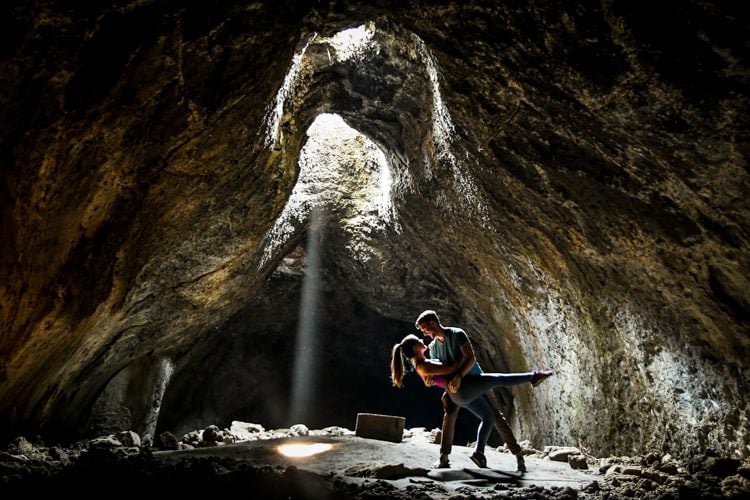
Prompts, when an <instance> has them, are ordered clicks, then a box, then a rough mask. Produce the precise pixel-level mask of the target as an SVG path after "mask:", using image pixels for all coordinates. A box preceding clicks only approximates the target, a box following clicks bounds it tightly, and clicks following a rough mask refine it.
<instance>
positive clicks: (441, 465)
mask: <svg viewBox="0 0 750 500" xmlns="http://www.w3.org/2000/svg"><path fill="white" fill-rule="evenodd" d="M450 466H451V462H450V460H448V455H440V460H438V461H437V462H435V463H434V464H432V468H433V469H448V468H450Z"/></svg>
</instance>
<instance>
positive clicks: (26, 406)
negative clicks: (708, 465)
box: [0, 0, 750, 458]
mask: <svg viewBox="0 0 750 500" xmlns="http://www.w3.org/2000/svg"><path fill="white" fill-rule="evenodd" d="M735 9H736V10H735ZM740 9H741V7H740V6H739V4H738V6H737V7H734V6H733V4H729V3H721V4H719V3H713V2H703V1H697V0H688V1H680V2H671V1H670V2H632V1H625V0H601V1H600V2H595V1H594V2H554V1H539V2H532V3H527V2H495V1H489V0H478V1H473V2H469V3H465V2H449V1H445V2H420V1H404V2H391V1H385V0H384V1H376V2H357V1H330V2H328V1H308V2H296V1H295V2H290V1H285V0H276V1H273V2H270V1H256V2H239V3H237V2H223V1H217V2H194V1H188V2H155V1H127V0H122V1H117V2H111V3H106V2H99V3H88V2H87V3H79V2H70V1H66V0H56V1H53V0H47V1H42V0H39V1H29V2H20V1H9V2H3V4H2V6H0V42H1V43H0V220H1V221H2V225H0V429H2V431H3V434H4V435H5V437H10V436H13V435H16V434H17V433H19V432H21V431H34V432H41V433H45V434H50V435H68V436H73V435H78V434H84V435H86V434H89V435H99V434H101V433H102V432H114V431H125V430H133V431H135V432H137V433H138V434H140V435H141V437H142V438H143V439H144V441H146V442H150V441H151V440H152V439H153V438H154V436H155V435H156V433H157V432H159V431H161V430H167V429H173V430H175V431H177V432H183V431H186V430H188V429H191V428H196V427H201V426H203V425H204V424H206V423H208V422H217V421H225V422H226V421H229V420H231V419H232V418H242V419H244V420H247V421H260V422H267V425H273V426H276V425H281V424H280V423H279V422H282V421H284V420H285V419H289V418H290V417H289V415H293V416H296V417H297V418H300V419H302V420H300V421H303V420H305V421H308V422H311V423H310V425H317V426H320V425H321V424H320V422H323V421H329V422H328V425H333V424H338V425H345V424H348V425H349V426H351V422H352V421H353V419H354V416H355V415H356V413H357V412H359V411H382V412H390V413H399V412H400V414H403V415H405V416H406V417H407V420H408V419H409V418H415V419H426V418H428V417H427V415H432V417H431V418H433V419H434V420H433V421H432V424H431V425H436V424H437V422H438V421H439V418H440V407H439V404H438V403H437V397H438V395H439V393H438V392H435V391H428V390H427V389H425V388H422V387H419V383H418V381H417V380H416V379H415V378H411V379H407V384H409V385H411V386H414V390H415V392H414V394H417V393H420V391H421V394H422V395H421V396H419V397H421V398H423V399H421V400H415V401H417V402H418V404H411V405H409V404H407V403H408V402H407V401H403V404H401V403H399V404H397V405H394V404H393V402H392V401H399V400H397V399H395V398H399V397H401V398H404V395H403V393H402V395H400V396H399V395H396V391H395V390H392V389H390V388H389V387H388V378H387V377H388V374H387V370H388V357H389V349H390V347H391V346H392V345H393V343H394V342H397V341H398V340H399V339H400V338H401V337H402V336H403V335H404V334H406V333H409V332H412V331H413V326H412V325H413V321H414V319H415V317H416V315H417V314H418V313H419V312H421V311H422V310H423V309H428V308H431V309H436V310H437V311H438V312H439V313H440V314H441V317H442V319H443V323H444V324H445V325H450V326H460V327H462V328H464V329H465V330H466V331H467V332H468V334H469V336H470V337H471V339H472V340H473V341H474V344H475V348H476V350H477V355H478V359H479V361H480V363H481V364H482V366H483V367H484V369H485V370H487V371H527V370H531V369H534V368H536V367H545V368H552V369H554V370H555V371H556V375H555V376H554V377H552V378H551V379H550V380H549V381H547V382H545V384H543V385H542V386H540V387H539V388H537V389H535V390H533V391H532V390H531V389H530V388H526V387H523V388H516V389H513V391H512V392H511V391H503V392H502V393H501V396H502V399H503V402H504V404H505V406H506V409H507V413H508V416H509V417H510V416H512V421H513V425H514V427H515V429H516V431H517V433H518V434H519V437H520V438H526V439H529V440H530V441H531V442H532V443H533V444H535V445H536V446H541V445H542V444H549V443H556V444H561V445H573V446H578V447H581V448H585V449H587V450H589V451H590V452H592V453H594V454H595V455H597V456H608V455H611V454H631V453H636V452H637V453H645V452H647V451H649V450H654V449H655V450H660V451H661V452H669V453H671V454H672V455H674V456H687V455H690V454H692V453H695V452H696V451H700V450H705V449H706V448H713V449H716V450H719V451H720V452H721V454H723V455H727V456H733V457H735V458H741V457H747V456H748V455H750V437H749V436H750V423H749V422H750V407H749V406H748V398H747V394H748V390H750V375H749V374H748V359H750V357H749V356H748V354H749V353H750V349H749V346H750V335H749V332H750V295H748V290H750V273H748V270H749V269H750V247H749V242H750V240H749V236H750V233H749V231H750V229H749V228H750V225H749V224H748V222H749V217H750V211H749V210H748V196H747V195H748V193H749V192H750V190H749V189H748V187H749V184H750V183H749V175H748V164H747V156H748V154H750V136H749V133H750V132H749V129H748V120H749V119H750V118H749V117H750V109H749V108H750V107H749V106H748V96H749V95H750V92H749V90H750V71H749V68H750V64H749V62H748V61H749V59H750V57H749V56H750V47H749V46H748V40H750V23H748V19H747V18H746V17H745V15H744V11H741V10H740ZM667 27H668V28H667ZM303 334H304V335H308V336H307V337H303V336H302V335H303ZM298 338H302V339H307V340H303V341H300V342H302V343H303V344H300V342H298ZM305 363H307V364H305ZM300 381H304V382H305V383H306V384H307V385H305V386H304V387H305V388H306V389H305V390H303V389H301V388H300V387H302V386H301V382H300ZM417 389H419V391H417ZM408 399H411V398H408ZM399 408H400V410H399ZM344 421H346V422H344ZM268 422H272V423H268ZM286 423H287V424H292V423H297V422H286ZM420 423H421V422H420ZM409 425H410V426H411V425H413V423H411V422H410V423H409ZM424 425H426V422H425V423H424Z"/></svg>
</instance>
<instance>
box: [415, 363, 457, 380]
mask: <svg viewBox="0 0 750 500" xmlns="http://www.w3.org/2000/svg"><path fill="white" fill-rule="evenodd" d="M455 365H456V363H451V364H450V365H444V364H442V363H440V362H439V361H436V360H432V359H427V360H425V361H424V362H422V363H419V364H418V365H417V366H415V367H414V369H415V370H416V372H417V374H418V375H419V376H420V377H422V379H424V378H425V377H429V376H432V375H449V374H451V373H453V372H455V371H456V368H457V366H455Z"/></svg>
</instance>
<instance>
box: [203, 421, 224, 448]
mask: <svg viewBox="0 0 750 500" xmlns="http://www.w3.org/2000/svg"><path fill="white" fill-rule="evenodd" d="M220 432H221V431H220V430H219V428H218V427H217V426H215V425H209V426H208V427H206V428H205V429H203V439H202V441H203V443H204V444H211V443H213V444H216V442H217V441H221V436H220V435H219V433H220Z"/></svg>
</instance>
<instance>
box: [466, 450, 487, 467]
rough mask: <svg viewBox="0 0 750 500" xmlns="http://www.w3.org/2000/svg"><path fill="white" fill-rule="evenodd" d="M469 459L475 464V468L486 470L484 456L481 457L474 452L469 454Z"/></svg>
mask: <svg viewBox="0 0 750 500" xmlns="http://www.w3.org/2000/svg"><path fill="white" fill-rule="evenodd" d="M469 458H470V459H471V461H472V462H474V463H475V464H477V467H479V468H481V469H486V468H487V458H486V457H485V456H484V455H482V454H481V453H477V452H476V451H475V452H474V453H472V454H471V456H470V457H469Z"/></svg>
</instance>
